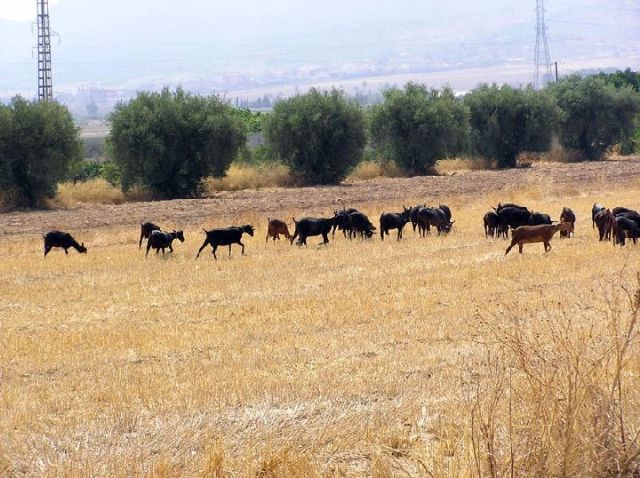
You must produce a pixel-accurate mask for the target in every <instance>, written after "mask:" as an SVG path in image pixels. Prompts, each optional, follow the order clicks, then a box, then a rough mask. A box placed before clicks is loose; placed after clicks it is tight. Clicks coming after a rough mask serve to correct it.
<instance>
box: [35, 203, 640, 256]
mask: <svg viewBox="0 0 640 478" xmlns="http://www.w3.org/2000/svg"><path fill="white" fill-rule="evenodd" d="M402 209H403V210H402V211H401V212H397V213H382V214H381V215H380V239H381V240H383V241H384V237H385V235H386V236H388V235H389V231H390V230H393V229H396V230H397V239H398V240H400V239H401V238H402V231H403V229H404V227H405V225H406V224H407V223H409V222H411V224H412V226H413V230H414V232H415V231H416V228H417V229H418V234H419V235H420V236H421V237H426V235H427V234H430V232H431V228H434V229H435V230H436V231H437V233H438V235H440V234H448V233H449V232H450V231H451V229H452V226H453V224H454V222H455V221H452V220H451V209H450V208H449V207H448V206H446V205H443V204H441V205H439V206H438V207H427V206H426V205H424V204H423V205H418V206H414V207H410V208H407V207H404V206H403V208H402ZM591 218H592V223H593V227H594V228H595V227H596V226H597V227H598V232H599V236H600V240H601V241H602V240H613V243H614V245H615V244H621V245H624V244H625V240H626V239H627V238H630V239H632V240H633V242H634V244H635V243H636V241H637V238H638V237H639V236H640V213H638V212H636V211H634V210H632V209H628V208H624V207H616V208H613V209H612V210H609V209H606V208H605V207H604V206H602V205H601V204H597V203H596V204H594V205H593V208H592V212H591ZM575 221H576V216H575V214H574V213H573V211H572V210H571V209H569V208H567V207H565V208H563V209H562V212H561V214H560V221H559V222H557V223H555V224H554V223H553V221H552V220H551V217H550V216H549V215H548V214H542V213H539V212H532V211H530V210H529V209H528V208H527V207H525V206H519V205H517V204H511V203H508V204H498V207H496V208H492V210H491V211H489V212H487V213H486V214H485V215H484V218H483V224H484V232H485V237H489V236H491V237H504V238H505V239H506V238H507V237H508V231H509V229H511V230H512V235H511V238H512V240H511V244H510V245H509V247H508V248H507V250H506V252H505V255H506V254H508V253H509V251H510V250H511V249H512V248H513V247H514V246H515V245H518V248H519V251H520V253H522V247H523V245H524V244H529V243H536V242H542V243H544V249H545V252H547V251H549V250H550V249H551V244H550V241H551V238H552V237H553V236H554V235H555V233H556V232H558V231H560V237H567V238H569V237H571V234H572V233H573V230H574V225H575ZM293 222H294V224H295V230H294V233H293V235H291V234H290V232H289V228H288V227H287V224H286V222H284V221H281V220H279V219H271V218H269V223H268V229H267V238H266V240H267V241H269V239H270V238H271V239H273V240H274V241H275V240H276V239H280V235H283V236H284V237H285V238H286V239H287V240H289V241H290V243H291V244H293V241H295V240H296V238H297V239H298V241H297V244H298V245H303V244H304V245H306V244H307V238H308V237H312V236H322V239H323V241H322V242H321V243H320V244H327V243H328V242H329V233H331V234H332V237H335V232H336V229H337V230H341V231H342V233H343V235H344V237H348V238H349V239H353V238H356V237H360V238H361V239H370V238H371V237H373V235H374V231H376V227H375V226H374V225H373V224H372V223H371V221H370V220H369V218H368V217H367V216H366V214H364V213H362V212H361V211H358V210H357V209H352V208H351V209H346V208H344V209H342V210H340V211H335V212H334V215H333V217H330V218H314V217H305V218H303V219H300V220H299V221H296V220H295V219H294V220H293ZM203 231H204V233H205V236H206V237H205V240H204V242H203V244H202V246H200V249H198V253H197V255H196V258H198V257H199V256H200V253H201V252H202V250H203V249H204V248H205V247H206V246H207V245H210V246H211V248H212V253H213V257H214V258H215V259H217V258H218V257H217V256H216V250H217V249H218V246H228V247H229V255H231V245H232V244H238V245H239V246H241V247H242V254H244V244H243V243H242V236H243V234H245V233H246V234H249V235H250V236H253V234H254V228H253V226H251V225H250V224H247V225H244V226H232V227H226V228H219V229H211V230H208V231H207V230H204V229H203ZM43 237H44V255H45V257H46V255H47V254H48V253H49V251H51V249H52V248H54V247H59V248H62V249H64V252H65V254H68V249H70V248H74V249H76V250H77V251H78V252H80V253H86V252H87V248H86V247H85V245H84V243H82V244H78V242H77V241H76V240H75V239H74V238H73V237H72V236H71V234H69V233H68V232H63V231H57V230H54V231H49V232H48V233H46V234H45V235H44V236H43ZM143 239H147V247H146V253H145V256H147V255H148V254H149V250H150V249H155V250H156V253H158V252H160V250H162V253H163V254H164V253H165V249H169V252H173V247H172V244H173V241H174V240H176V239H177V240H179V241H180V242H184V233H183V232H182V231H175V230H174V231H162V230H161V228H160V226H158V225H156V224H153V223H151V222H145V223H142V224H141V225H140V240H139V242H138V248H141V247H142V240H143Z"/></svg>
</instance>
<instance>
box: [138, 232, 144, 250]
mask: <svg viewBox="0 0 640 478" xmlns="http://www.w3.org/2000/svg"><path fill="white" fill-rule="evenodd" d="M143 237H144V234H143V233H140V241H139V242H138V249H140V248H141V247H142V238H143Z"/></svg>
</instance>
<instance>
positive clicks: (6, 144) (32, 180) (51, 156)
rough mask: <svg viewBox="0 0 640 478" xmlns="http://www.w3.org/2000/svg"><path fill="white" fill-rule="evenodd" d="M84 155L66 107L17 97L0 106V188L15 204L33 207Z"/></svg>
mask: <svg viewBox="0 0 640 478" xmlns="http://www.w3.org/2000/svg"><path fill="white" fill-rule="evenodd" d="M81 156H82V144H81V142H80V139H79V135H78V129H77V128H76V126H75V125H74V123H73V119H72V118H71V114H70V113H69V111H68V110H67V108H66V107H64V106H62V105H60V104H59V103H57V102H31V101H27V100H25V99H23V98H20V97H16V98H14V99H13V100H11V103H10V104H9V105H7V106H3V105H0V187H2V189H3V193H4V194H5V195H6V196H10V197H12V198H14V201H15V202H18V203H20V202H23V201H24V202H25V203H26V204H27V205H28V206H29V207H37V206H39V205H41V204H42V201H43V199H45V198H53V197H54V196H55V194H56V192H57V186H58V182H60V181H62V180H63V179H64V178H66V177H67V176H68V174H69V170H70V169H71V167H72V165H73V164H74V163H76V162H79V161H80V159H81Z"/></svg>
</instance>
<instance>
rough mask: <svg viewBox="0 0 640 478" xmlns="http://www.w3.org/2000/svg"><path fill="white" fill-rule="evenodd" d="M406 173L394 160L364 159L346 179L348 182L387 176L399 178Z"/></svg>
mask: <svg viewBox="0 0 640 478" xmlns="http://www.w3.org/2000/svg"><path fill="white" fill-rule="evenodd" d="M403 175H404V174H403V173H402V171H401V170H400V168H399V167H398V166H397V165H396V163H394V162H393V161H387V162H379V161H362V162H361V163H360V164H358V166H356V168H355V169H354V170H353V171H352V172H351V174H349V176H348V177H347V178H346V179H345V181H346V182H348V183H351V182H354V181H368V180H370V179H375V178H380V177H387V178H399V177H402V176H403Z"/></svg>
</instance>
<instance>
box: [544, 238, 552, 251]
mask: <svg viewBox="0 0 640 478" xmlns="http://www.w3.org/2000/svg"><path fill="white" fill-rule="evenodd" d="M550 250H551V243H550V242H548V241H545V243H544V252H549V251H550Z"/></svg>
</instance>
